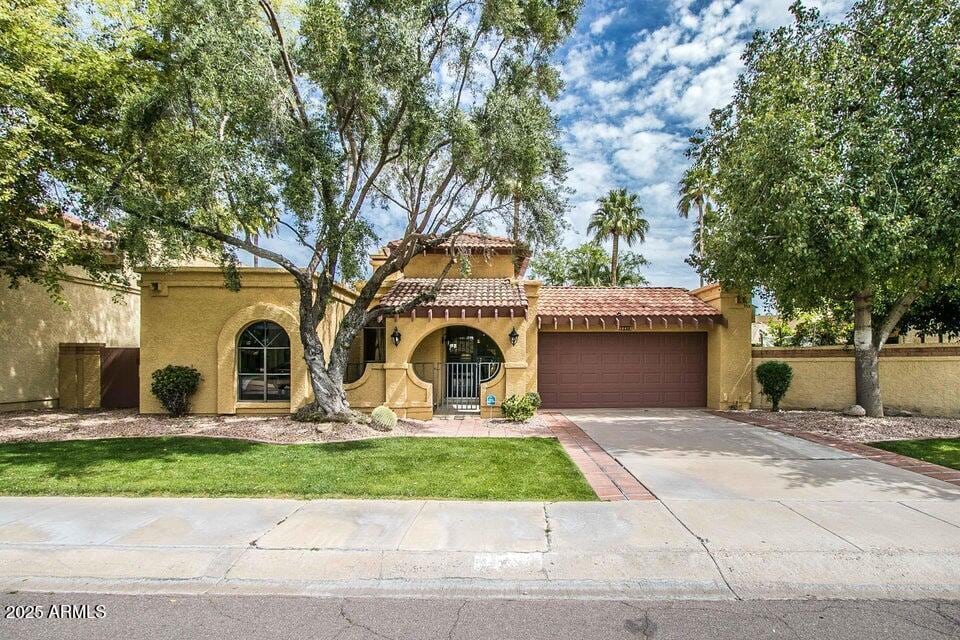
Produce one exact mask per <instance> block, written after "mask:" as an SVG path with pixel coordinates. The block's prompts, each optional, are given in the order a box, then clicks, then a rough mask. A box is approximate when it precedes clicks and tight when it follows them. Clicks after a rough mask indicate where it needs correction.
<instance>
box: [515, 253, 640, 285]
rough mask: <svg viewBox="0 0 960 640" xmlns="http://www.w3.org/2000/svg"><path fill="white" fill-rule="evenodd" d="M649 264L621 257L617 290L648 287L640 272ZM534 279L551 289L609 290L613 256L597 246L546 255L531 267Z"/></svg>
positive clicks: (636, 257) (631, 256)
mask: <svg viewBox="0 0 960 640" xmlns="http://www.w3.org/2000/svg"><path fill="white" fill-rule="evenodd" d="M648 264H650V263H649V262H647V259H646V258H644V257H643V256H642V255H640V254H639V253H633V252H629V253H621V254H620V258H619V264H618V266H617V279H616V282H615V286H618V287H634V286H641V285H645V284H647V279H646V278H645V277H644V275H643V274H642V273H641V269H642V268H643V267H645V266H647V265H648ZM530 267H531V269H532V270H533V274H532V275H533V277H535V278H540V279H541V280H543V281H544V282H545V283H546V284H549V285H556V286H559V285H576V286H583V287H606V286H609V285H610V282H611V275H610V254H609V253H607V251H606V250H605V249H604V248H603V247H601V246H600V245H597V244H594V243H587V244H584V245H580V246H579V247H577V248H576V249H556V250H554V251H544V252H543V253H541V254H539V255H537V256H536V257H535V258H534V259H533V261H532V262H531V263H530Z"/></svg>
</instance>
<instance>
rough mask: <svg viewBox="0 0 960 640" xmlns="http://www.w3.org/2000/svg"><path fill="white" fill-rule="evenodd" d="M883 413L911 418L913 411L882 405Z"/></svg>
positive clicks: (893, 416)
mask: <svg viewBox="0 0 960 640" xmlns="http://www.w3.org/2000/svg"><path fill="white" fill-rule="evenodd" d="M883 414H884V415H885V416H889V417H891V418H912V417H913V411H908V410H906V409H900V408H899V407H884V408H883Z"/></svg>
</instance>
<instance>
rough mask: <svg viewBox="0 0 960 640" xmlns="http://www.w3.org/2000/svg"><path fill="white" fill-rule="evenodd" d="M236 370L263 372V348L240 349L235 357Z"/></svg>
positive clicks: (241, 371)
mask: <svg viewBox="0 0 960 640" xmlns="http://www.w3.org/2000/svg"><path fill="white" fill-rule="evenodd" d="M237 360H238V365H237V371H239V372H240V373H263V348H262V347H261V348H259V349H240V357H239V358H238V359H237Z"/></svg>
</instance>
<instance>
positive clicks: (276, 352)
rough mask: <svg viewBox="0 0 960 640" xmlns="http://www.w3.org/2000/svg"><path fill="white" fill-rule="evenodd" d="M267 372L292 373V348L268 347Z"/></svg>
mask: <svg viewBox="0 0 960 640" xmlns="http://www.w3.org/2000/svg"><path fill="white" fill-rule="evenodd" d="M267 373H286V374H289V373H290V349H267Z"/></svg>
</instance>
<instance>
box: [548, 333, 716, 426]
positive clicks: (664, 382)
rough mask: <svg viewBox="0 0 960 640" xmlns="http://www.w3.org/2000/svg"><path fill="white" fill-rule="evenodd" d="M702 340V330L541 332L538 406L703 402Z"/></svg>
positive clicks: (686, 404)
mask: <svg viewBox="0 0 960 640" xmlns="http://www.w3.org/2000/svg"><path fill="white" fill-rule="evenodd" d="M706 345H707V340H706V333H703V332H698V333H692V332H691V333H669V332H637V333H626V332H624V333H601V332H594V333H575V332H574V333H553V332H544V333H541V334H540V335H539V352H538V359H539V363H538V378H537V380H538V385H539V390H540V395H541V397H542V398H543V406H544V407H546V408H568V407H701V406H704V405H705V404H706V361H707V358H706Z"/></svg>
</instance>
